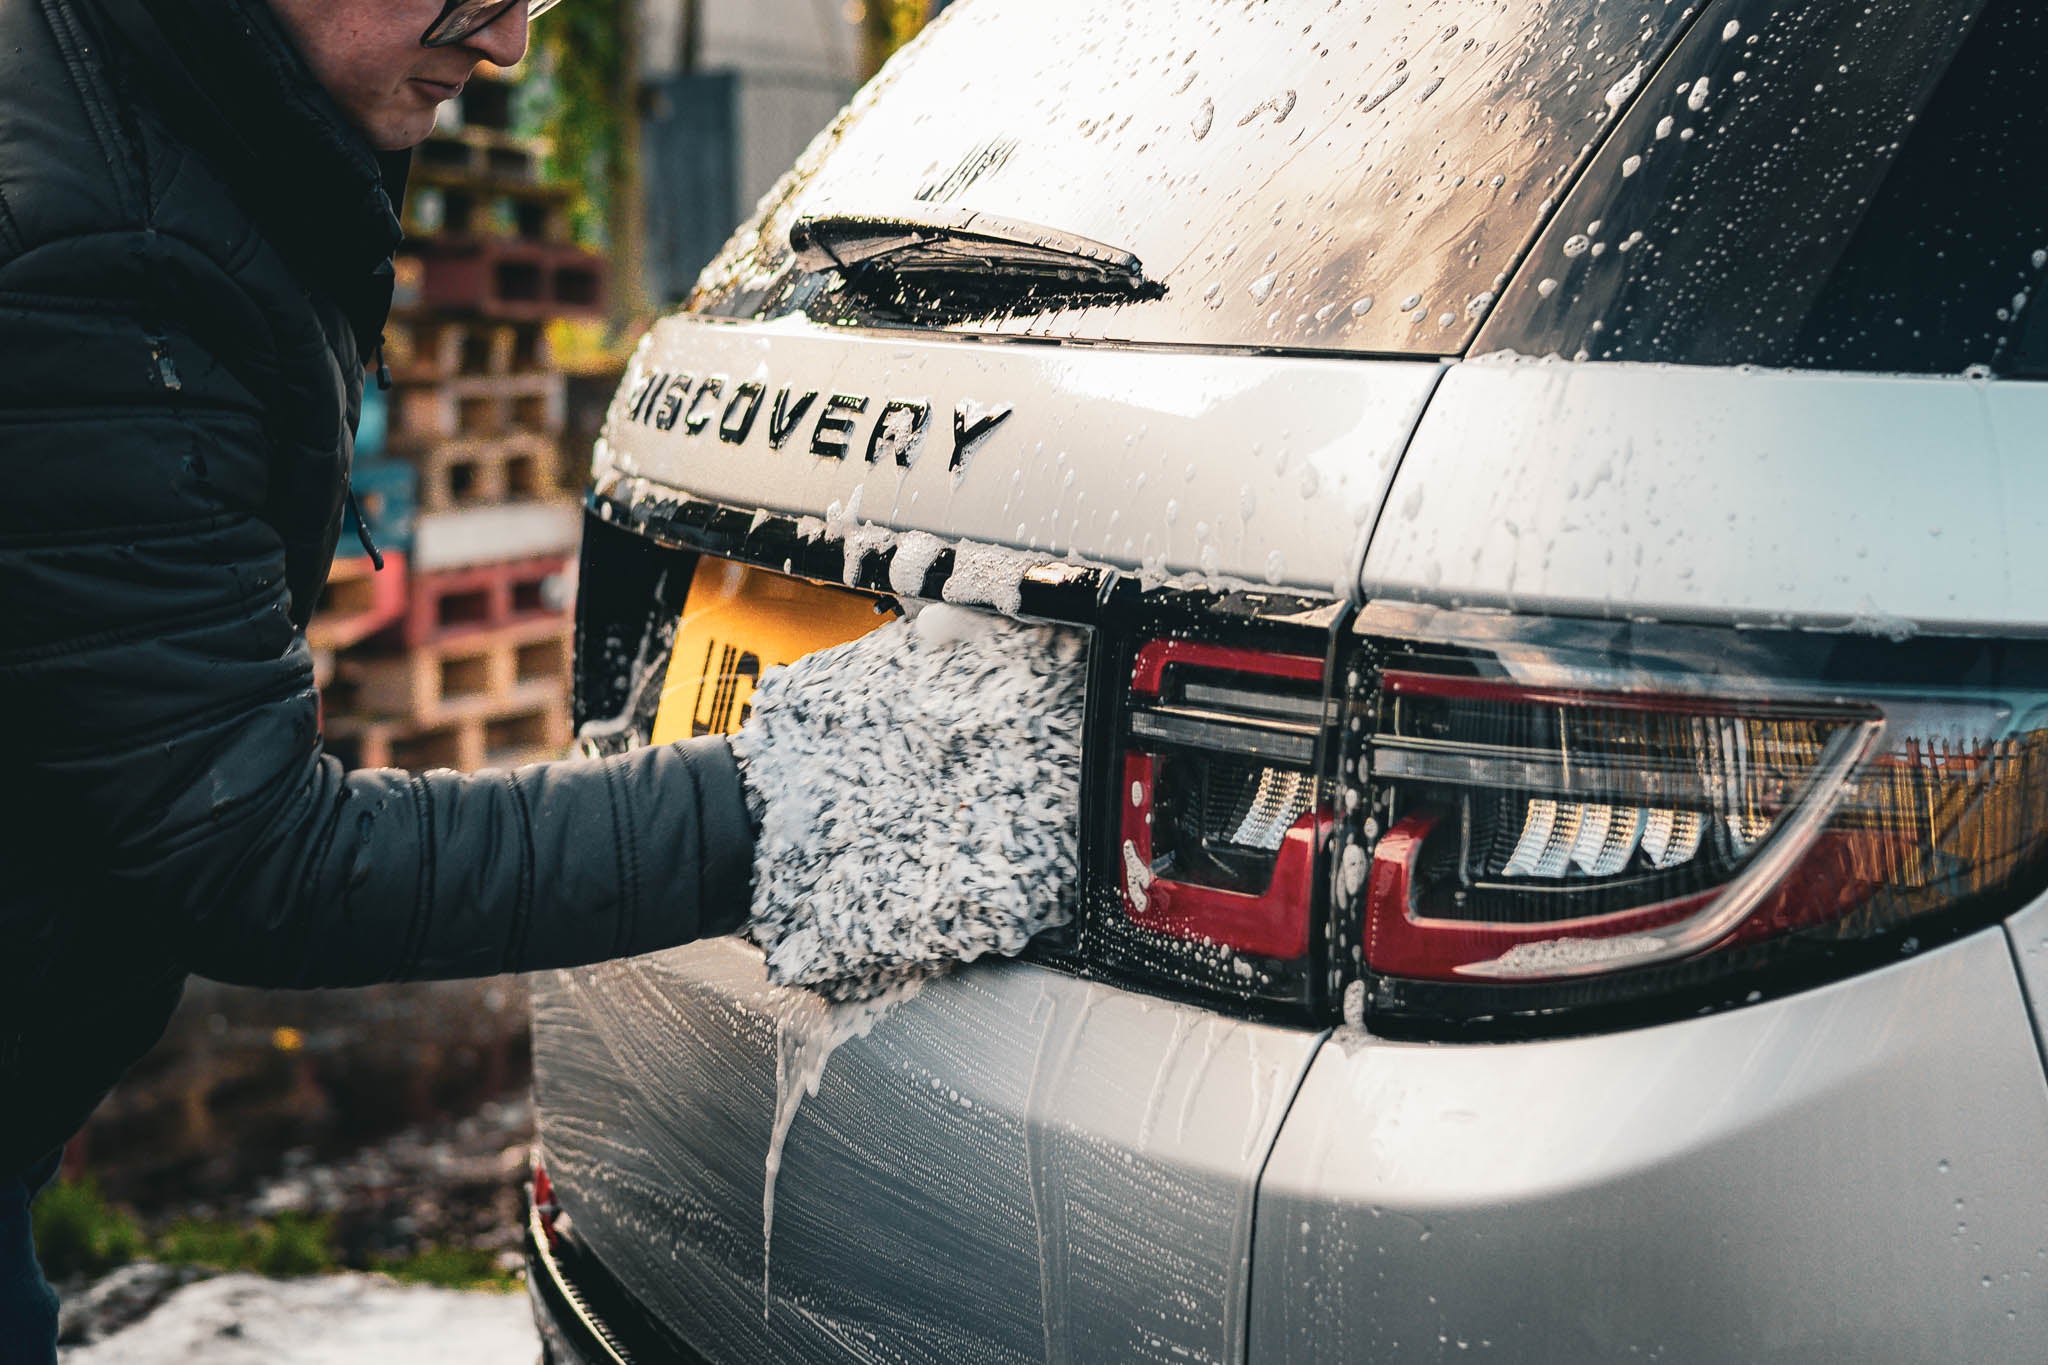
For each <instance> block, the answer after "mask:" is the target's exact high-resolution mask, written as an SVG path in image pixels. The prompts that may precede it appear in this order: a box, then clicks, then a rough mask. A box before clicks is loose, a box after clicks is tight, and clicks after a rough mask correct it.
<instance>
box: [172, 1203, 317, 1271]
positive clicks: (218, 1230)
mask: <svg viewBox="0 0 2048 1365" xmlns="http://www.w3.org/2000/svg"><path fill="white" fill-rule="evenodd" d="M153 1249H154V1251H155V1253H156V1258H157V1259H158V1260H160V1261H162V1262H164V1263H165V1264H166V1265H200V1266H210V1267H212V1268H213V1269H215V1270H253V1271H255V1272H257V1273H258V1274H260V1275H277V1276H291V1275H317V1274H320V1273H321V1272H323V1271H328V1270H333V1269H335V1268H336V1267H337V1266H338V1265H339V1264H340V1263H339V1261H338V1260H337V1258H336V1256H335V1254H334V1225H333V1223H332V1221H331V1220H329V1219H326V1218H307V1217H305V1216H304V1215H303V1214H295V1213H286V1214H280V1215H278V1216H277V1217H276V1218H262V1219H258V1220H256V1221H255V1222H253V1223H248V1224H235V1223H223V1222H216V1221H211V1220H203V1219H197V1218H181V1219H179V1220H178V1221H177V1222H175V1223H173V1224H171V1225H170V1226H169V1227H168V1228H165V1229H164V1231H163V1232H162V1234H161V1235H159V1236H158V1237H157V1239H156V1243H155V1246H154V1248H153Z"/></svg>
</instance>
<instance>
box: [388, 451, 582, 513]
mask: <svg viewBox="0 0 2048 1365" xmlns="http://www.w3.org/2000/svg"><path fill="white" fill-rule="evenodd" d="M406 458H407V459H408V460H410V461H411V462H412V464H413V465H414V466H415V467H416V468H417V469H418V470H419V475H420V485H419V497H420V511H422V512H424V513H428V514H432V513H436V512H448V511H453V510H455V509H457V508H462V507H477V506H481V505H484V504H487V503H499V502H506V501H509V500H514V499H526V498H545V497H550V496H552V495H553V494H555V493H556V492H558V491H560V484H561V482H562V472H561V464H562V458H561V449H560V447H559V445H558V444H557V442H556V441H555V438H554V437H552V436H548V435H544V434H542V433H540V432H529V431H515V432H512V433H510V434H509V435H505V436H496V437H489V438H482V439H457V440H452V441H435V442H433V443H432V444H430V445H425V446H421V447H420V448H419V449H418V450H415V451H412V452H410V453H408V454H407V456H406Z"/></svg>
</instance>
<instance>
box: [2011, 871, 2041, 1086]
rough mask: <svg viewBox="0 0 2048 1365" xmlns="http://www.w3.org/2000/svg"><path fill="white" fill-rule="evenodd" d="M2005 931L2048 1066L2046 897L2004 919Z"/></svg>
mask: <svg viewBox="0 0 2048 1365" xmlns="http://www.w3.org/2000/svg"><path fill="white" fill-rule="evenodd" d="M2005 932H2006V937H2007V938H2008V939H2010V940H2011V942H2012V960H2013V962H2014V963H2015V964H2016V965H2017V966H2018V967H2019V973H2020V985H2021V987H2022V988H2023V989H2024V990H2025V991H2026V995H2027V1007H2028V1009H2029V1010H2030V1011H2031V1012H2032V1014H2033V1016H2034V1032H2035V1034H2036V1036H2037V1037H2038V1038H2039V1039H2040V1043H2041V1057H2042V1060H2043V1062H2044V1063H2048V897H2043V898H2042V899H2041V900H2039V901H2037V902H2035V903H2034V904H2033V905H2031V906H2029V907H2027V908H2026V909H2025V910H2022V911H2021V912H2020V913H2019V914H2017V915H2014V916H2013V917H2012V918H2011V919H2009V920H2007V921H2006V922H2005Z"/></svg>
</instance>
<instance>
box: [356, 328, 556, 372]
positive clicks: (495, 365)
mask: <svg viewBox="0 0 2048 1365" xmlns="http://www.w3.org/2000/svg"><path fill="white" fill-rule="evenodd" d="M384 360H385V363H387V364H388V365H390V367H391V379H392V382H393V383H396V384H433V383H439V382H441V381H443V380H448V379H474V378H487V377H492V376H498V375H518V374H531V373H534V372H536V371H552V369H553V364H552V360H553V357H552V353H551V352H550V349H549V346H548V338H547V328H546V327H545V326H544V325H543V324H541V323H538V322H478V321H465V320H460V319H452V318H430V317H410V318H394V319H392V320H391V322H390V323H389V324H388V325H387V326H386V327H385V329H384Z"/></svg>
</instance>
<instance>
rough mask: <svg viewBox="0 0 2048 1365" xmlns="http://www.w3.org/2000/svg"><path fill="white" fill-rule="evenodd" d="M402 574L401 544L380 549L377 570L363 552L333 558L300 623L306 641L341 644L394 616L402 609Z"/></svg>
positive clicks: (323, 646) (328, 646)
mask: <svg viewBox="0 0 2048 1365" xmlns="http://www.w3.org/2000/svg"><path fill="white" fill-rule="evenodd" d="M406 577H407V574H406V557H405V553H404V551H402V550H387V551H385V553H384V571H383V572H382V573H378V572H377V571H376V570H375V569H374V568H372V567H371V564H370V560H369V558H368V556H350V557H348V558H346V559H337V560H335V561H334V567H333V569H332V570H330V571H329V573H328V575H327V586H326V587H325V588H324V589H322V590H321V593H320V600H319V602H318V603H317V604H316V605H315V606H314V608H313V619H312V623H311V624H310V625H308V626H307V627H306V640H307V642H308V643H309V644H311V645H312V646H313V648H314V649H316V650H321V651H328V650H336V649H346V648H347V647H348V646H350V645H352V644H355V643H356V642H357V641H359V640H366V639H368V638H369V637H370V636H372V635H375V634H376V633H377V632H378V631H380V630H384V629H386V628H387V627H389V626H391V625H392V624H394V623H395V622H397V621H399V620H400V619H401V618H403V617H404V616H405V613H406V605H407V598H406V592H405V585H406Z"/></svg>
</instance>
